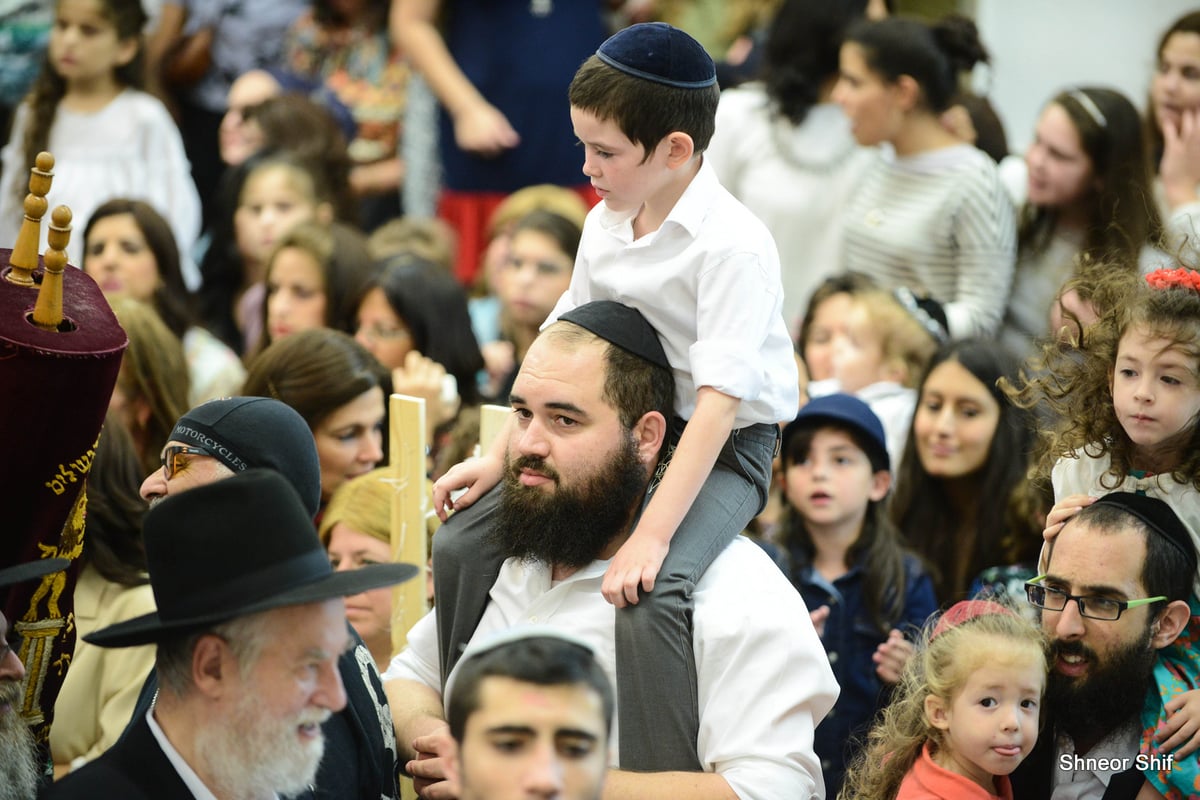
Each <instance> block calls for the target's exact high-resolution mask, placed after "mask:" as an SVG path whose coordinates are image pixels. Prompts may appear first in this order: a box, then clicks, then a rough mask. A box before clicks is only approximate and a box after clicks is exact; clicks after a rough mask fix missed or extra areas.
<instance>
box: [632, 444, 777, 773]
mask: <svg viewBox="0 0 1200 800" xmlns="http://www.w3.org/2000/svg"><path fill="white" fill-rule="evenodd" d="M674 433H676V434H677V433H678V431H675V432H674ZM778 436H779V429H778V428H777V427H775V426H773V425H754V426H751V427H749V428H744V429H741V430H738V431H734V433H733V434H732V435H731V436H730V438H729V441H727V442H726V444H725V447H724V449H722V451H721V455H720V456H719V457H718V459H717V463H716V465H715V466H714V468H713V471H712V473H711V474H710V475H709V477H708V479H707V480H706V481H705V483H704V486H703V488H701V490H700V494H699V495H698V496H697V497H696V501H695V502H694V503H693V504H692V507H691V508H690V509H688V512H687V515H686V516H685V517H684V518H683V522H681V523H680V525H679V530H678V531H677V532H676V534H675V536H674V537H673V538H672V539H671V547H670V550H669V551H668V553H667V557H666V560H665V561H664V562H663V566H662V569H661V570H659V573H658V577H657V578H656V580H655V584H654V591H653V592H651V593H650V594H649V595H643V596H642V598H641V600H640V602H638V604H637V605H634V606H627V607H626V608H623V609H618V610H617V613H616V645H617V687H618V688H617V700H618V718H619V719H620V725H619V726H618V727H619V730H620V763H621V768H622V769H633V770H642V771H662V770H685V771H698V770H700V769H701V765H700V763H699V759H698V757H697V754H696V738H697V734H698V731H699V724H700V720H699V710H698V699H697V679H696V656H695V652H694V650H693V647H692V611H693V603H692V592H693V590H694V589H695V586H696V581H698V580H699V579H700V576H701V575H703V574H704V571H705V570H706V569H708V566H709V565H710V564H711V563H712V562H713V559H715V558H716V557H717V556H718V555H720V553H721V551H722V550H724V549H725V548H726V547H727V546H728V545H729V543H730V542H731V541H733V539H734V538H735V537H736V536H737V535H738V534H739V533H741V532H742V531H743V530H744V529H745V527H746V526H747V525H748V524H749V523H750V521H751V520H752V519H753V518H754V515H755V514H757V513H758V512H759V511H760V510H761V509H762V507H763V506H764V505H765V504H766V499H767V494H768V491H769V487H770V481H771V461H772V459H773V457H774V454H775V446H776V442H777V440H778ZM673 441H678V436H677V435H676V436H673Z"/></svg>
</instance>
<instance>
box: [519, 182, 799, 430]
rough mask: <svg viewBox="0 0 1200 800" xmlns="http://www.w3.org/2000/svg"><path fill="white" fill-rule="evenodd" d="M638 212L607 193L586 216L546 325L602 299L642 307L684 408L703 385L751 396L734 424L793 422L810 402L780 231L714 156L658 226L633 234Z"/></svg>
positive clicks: (685, 410) (683, 412)
mask: <svg viewBox="0 0 1200 800" xmlns="http://www.w3.org/2000/svg"><path fill="white" fill-rule="evenodd" d="M636 213H637V212H636V211H631V212H628V213H616V212H613V211H610V210H609V209H608V207H607V205H606V204H605V203H604V202H603V201H601V202H600V203H599V204H598V205H597V206H596V207H595V208H593V209H592V210H591V212H590V213H589V214H588V217H587V220H586V222H585V223H584V226H583V237H582V239H581V240H580V244H579V254H578V256H577V257H576V260H575V270H574V272H573V273H572V275H571V285H570V286H569V287H568V288H567V291H566V292H565V293H564V294H563V296H562V297H561V298H559V301H558V303H557V305H555V307H554V310H553V311H551V312H550V316H549V317H547V318H546V322H545V323H544V324H543V327H545V326H546V325H549V324H550V323H551V322H553V321H555V320H556V319H558V317H559V316H560V315H561V314H563V313H565V312H567V311H569V310H570V309H572V308H575V307H577V306H580V305H583V304H584V303H588V302H591V301H593V300H615V301H617V302H619V303H624V304H625V305H628V306H631V307H633V308H636V309H637V310H638V311H640V312H641V313H642V314H643V315H644V316H645V317H646V319H647V320H648V321H649V322H650V324H651V325H652V326H653V327H654V329H655V330H656V331H658V334H659V338H660V339H661V340H662V344H663V349H664V350H665V351H666V354H667V359H668V360H669V361H670V363H671V367H672V370H673V371H674V374H675V413H676V414H678V415H679V416H680V417H682V418H683V419H690V418H691V415H692V412H693V411H694V410H695V405H696V392H697V389H698V387H700V386H711V387H712V388H714V389H716V390H718V391H720V392H723V393H724V394H727V395H730V396H732V397H736V398H738V399H739V400H741V403H740V405H739V409H738V415H737V418H736V420H735V422H734V427H735V428H742V427H745V426H747V425H753V424H755V423H767V424H773V423H777V422H786V421H790V420H791V419H793V418H794V417H795V416H796V412H797V410H798V408H799V404H800V390H799V376H798V374H797V370H796V361H795V356H794V352H795V350H794V347H793V345H792V340H791V337H790V336H789V334H788V330H787V325H786V323H785V322H784V319H783V312H782V309H783V287H782V283H781V281H780V274H779V254H778V252H777V251H776V249H775V241H774V239H772V238H771V234H770V232H769V231H768V230H767V228H766V226H765V225H763V224H762V222H760V221H759V220H758V218H757V217H755V216H754V215H753V214H752V213H750V211H749V210H747V209H746V207H745V206H743V205H742V204H741V203H740V202H738V201H737V199H736V198H734V197H733V195H731V194H730V193H729V192H727V191H726V190H725V189H724V188H723V187H722V186H721V184H720V182H719V181H718V180H717V177H716V173H715V172H714V171H713V169H712V167H710V166H709V165H708V164H707V163H701V165H700V170H699V172H697V174H696V176H695V177H694V178H693V179H692V181H691V182H690V183H689V184H688V187H687V189H685V190H684V192H683V194H682V195H681V196H680V198H679V201H678V202H676V203H675V206H674V207H673V208H672V209H671V212H670V213H669V214H668V215H667V219H666V220H665V221H664V222H663V224H662V225H661V226H660V227H659V229H658V230H656V231H653V232H652V233H649V234H647V235H645V236H643V237H641V238H640V239H636V240H635V239H634V234H633V219H634V217H635V216H636Z"/></svg>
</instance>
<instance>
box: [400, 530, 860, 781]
mask: <svg viewBox="0 0 1200 800" xmlns="http://www.w3.org/2000/svg"><path fill="white" fill-rule="evenodd" d="M608 563H609V562H608V561H595V562H593V563H591V564H589V565H588V566H586V567H584V568H583V569H581V570H579V571H578V572H576V573H575V574H573V575H571V576H570V577H568V578H566V579H565V580H562V581H558V582H552V581H551V579H550V571H549V568H548V567H547V566H546V565H544V564H539V563H530V562H523V561H521V560H519V559H511V558H510V559H508V560H507V561H506V562H505V563H504V566H503V567H502V568H501V570H500V575H499V577H498V578H497V580H496V583H495V585H494V586H493V587H492V590H491V592H490V593H489V603H488V606H487V609H486V610H485V612H484V615H483V618H482V620H481V621H480V623H479V626H478V627H477V628H476V630H475V634H474V637H473V638H472V641H474V640H475V639H478V638H479V637H482V636H486V635H488V634H490V633H493V632H495V631H498V630H504V629H508V628H512V627H517V626H519V625H529V624H536V625H549V626H552V627H561V628H563V629H564V630H568V631H570V632H571V633H573V634H575V635H576V636H579V637H581V638H583V639H585V640H586V641H588V642H589V643H590V644H591V645H592V646H593V648H594V649H595V650H596V656H597V659H598V661H599V662H600V664H601V665H602V667H603V668H604V670H605V672H606V673H607V674H608V676H609V678H610V680H612V681H613V685H614V686H616V648H615V644H614V640H613V628H614V614H616V613H619V612H618V611H617V610H616V609H615V608H614V607H613V606H612V605H610V604H609V603H608V602H607V601H605V600H604V597H603V595H601V593H600V584H601V580H602V579H603V576H604V572H605V570H606V569H607V568H608ZM694 602H695V614H694V617H693V620H694V624H693V640H692V641H693V648H694V651H695V656H696V672H697V677H698V686H699V697H698V698H697V700H698V708H699V711H700V715H699V716H700V729H699V736H698V739H697V755H698V756H699V761H700V763H701V764H702V765H703V767H704V769H705V770H707V771H711V772H717V773H719V774H721V776H722V777H724V778H725V780H726V781H727V782H728V783H729V785H730V786H731V787H732V788H733V790H734V791H735V792H736V793H737V794H738V796H739V797H742V798H763V800H767V799H768V798H780V800H783V798H786V799H787V800H796V798H805V797H823V796H824V788H823V782H822V779H821V768H820V764H819V762H818V760H817V758H816V756H815V754H814V753H813V731H814V729H815V728H816V725H817V723H818V722H820V720H821V719H822V718H824V716H825V714H826V713H828V711H829V709H830V708H832V707H833V703H834V701H835V700H836V699H837V695H838V692H839V689H838V685H837V682H836V681H835V680H834V677H833V672H832V671H831V670H830V668H829V662H828V660H827V658H826V656H825V649H824V647H823V646H822V645H821V642H820V639H819V638H818V637H817V634H816V631H815V630H814V629H813V627H812V622H811V620H810V619H809V615H808V609H807V608H806V607H805V605H804V601H803V600H802V599H801V598H800V595H799V593H798V592H797V591H796V590H795V588H794V587H793V586H792V585H791V584H790V583H789V582H788V580H787V579H786V578H785V577H784V576H783V574H782V573H781V572H780V570H779V568H778V567H777V566H775V564H773V563H772V562H771V560H770V559H769V558H768V557H767V556H766V554H765V553H763V552H762V550H761V549H760V548H759V547H758V546H757V545H755V544H754V543H753V542H751V541H749V540H747V539H745V538H741V537H739V538H738V539H737V540H735V541H734V542H733V543H732V544H731V545H730V546H729V547H727V548H726V549H725V551H724V552H722V553H721V555H720V556H718V557H717V559H716V560H715V561H714V562H713V564H712V566H711V567H709V569H708V571H707V572H706V573H705V574H704V576H703V577H702V578H701V579H700V581H699V583H698V584H697V585H696V591H695V595H694ZM436 613H437V611H436V609H435V610H434V611H431V612H430V613H429V614H428V615H426V616H425V617H424V618H423V619H421V620H420V621H418V622H417V624H416V625H414V626H413V628H412V630H410V631H409V633H408V647H407V648H406V649H405V650H404V652H402V653H400V654H399V655H398V656H396V657H395V658H394V659H393V660H392V662H391V664H390V665H389V666H388V669H387V671H386V672H385V673H384V675H383V678H384V680H385V681H388V680H393V679H397V678H402V679H407V680H412V681H417V682H419V683H423V684H425V685H427V686H429V687H431V688H433V689H435V690H437V691H439V692H440V691H441V678H440V675H441V673H440V669H439V662H438V653H439V650H438V644H437V623H436ZM617 725H619V719H618V720H615V721H614V726H613V727H614V730H613V736H612V741H613V742H614V743H615V742H617V741H619V738H618V736H617V730H616V728H617ZM610 763H612V764H613V765H614V766H618V763H617V760H616V752H615V744H614V750H613V752H612V753H610Z"/></svg>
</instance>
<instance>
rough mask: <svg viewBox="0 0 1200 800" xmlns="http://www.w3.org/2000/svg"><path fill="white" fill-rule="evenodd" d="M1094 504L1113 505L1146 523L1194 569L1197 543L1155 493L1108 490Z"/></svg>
mask: <svg viewBox="0 0 1200 800" xmlns="http://www.w3.org/2000/svg"><path fill="white" fill-rule="evenodd" d="M1095 504H1096V505H1100V504H1104V505H1107V506H1116V507H1117V508H1120V509H1122V510H1124V511H1126V512H1128V513H1129V514H1132V515H1133V516H1135V517H1137V518H1138V519H1140V520H1141V521H1142V522H1144V523H1146V526H1147V527H1148V528H1150V530H1151V531H1153V532H1154V533H1157V534H1158V535H1160V536H1162V537H1163V538H1164V539H1166V540H1167V541H1168V542H1170V543H1171V544H1172V545H1173V546H1174V547H1175V549H1176V550H1178V551H1179V554H1180V555H1182V556H1183V558H1184V560H1185V561H1186V562H1187V563H1188V564H1190V565H1191V571H1192V572H1195V571H1196V559H1197V554H1196V545H1195V544H1193V543H1192V537H1191V535H1190V534H1189V533H1188V530H1187V527H1186V526H1185V525H1184V524H1183V523H1182V522H1181V521H1180V519H1179V517H1178V516H1176V514H1175V512H1174V511H1173V510H1172V509H1171V507H1170V506H1169V505H1167V504H1166V503H1165V502H1163V501H1162V500H1159V499H1158V498H1157V497H1148V496H1147V495H1144V494H1134V493H1133V492H1110V493H1108V494H1106V495H1104V496H1103V497H1101V498H1100V499H1099V500H1097V501H1096V503H1095Z"/></svg>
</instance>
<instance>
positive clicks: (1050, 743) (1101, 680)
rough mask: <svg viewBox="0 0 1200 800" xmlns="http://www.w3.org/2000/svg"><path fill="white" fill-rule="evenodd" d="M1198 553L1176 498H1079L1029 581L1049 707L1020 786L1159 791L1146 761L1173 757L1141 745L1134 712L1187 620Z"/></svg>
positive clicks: (1061, 798)
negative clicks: (1043, 645) (1043, 646)
mask: <svg viewBox="0 0 1200 800" xmlns="http://www.w3.org/2000/svg"><path fill="white" fill-rule="evenodd" d="M1196 562H1197V555H1196V548H1195V545H1194V544H1193V543H1192V540H1191V537H1190V535H1189V534H1188V532H1187V529H1186V528H1185V527H1184V525H1183V523H1181V522H1180V521H1179V518H1178V517H1177V516H1176V515H1175V512H1174V511H1172V510H1171V507H1170V506H1168V505H1167V504H1166V503H1164V502H1163V501H1161V500H1158V499H1155V498H1152V497H1147V496H1144V495H1138V494H1132V493H1128V492H1113V493H1111V494H1108V495H1105V496H1104V497H1102V498H1100V499H1099V500H1097V501H1096V502H1095V503H1093V504H1092V505H1090V506H1087V507H1085V508H1084V509H1083V510H1082V511H1080V512H1079V513H1078V514H1076V515H1075V516H1074V517H1072V518H1071V519H1070V520H1069V521H1068V522H1067V523H1066V525H1065V526H1064V527H1063V529H1062V531H1061V532H1060V533H1059V534H1058V536H1057V537H1055V538H1054V539H1053V540H1052V541H1051V542H1050V543H1048V544H1047V549H1046V558H1045V574H1043V575H1039V576H1038V577H1036V578H1034V579H1033V580H1031V581H1030V582H1029V583H1027V584H1026V587H1025V588H1026V596H1027V598H1028V600H1029V602H1030V603H1031V604H1032V605H1033V606H1035V607H1036V608H1038V609H1039V613H1040V616H1041V621H1042V630H1043V631H1045V633H1046V636H1047V637H1048V638H1049V640H1050V645H1051V656H1052V657H1051V664H1050V676H1049V680H1048V682H1047V684H1046V713H1045V715H1044V726H1043V728H1042V732H1041V735H1040V736H1039V738H1038V744H1037V747H1036V748H1035V749H1034V751H1033V753H1032V754H1031V755H1030V757H1029V758H1028V759H1026V761H1025V762H1024V763H1022V764H1021V766H1020V767H1019V768H1018V769H1017V771H1016V772H1014V773H1013V775H1012V784H1013V795H1014V796H1015V797H1021V798H1050V799H1051V800H1093V799H1094V800H1100V799H1101V798H1103V800H1120V799H1122V798H1131V799H1132V798H1135V797H1142V796H1143V795H1139V792H1140V791H1142V790H1143V789H1145V790H1146V791H1147V792H1148V794H1146V795H1144V796H1146V797H1154V796H1161V795H1158V794H1157V792H1155V790H1154V788H1153V787H1152V786H1151V785H1149V784H1148V783H1147V781H1146V780H1145V778H1144V777H1143V770H1144V769H1147V768H1151V769H1158V768H1161V769H1168V770H1169V769H1170V768H1171V766H1172V765H1171V756H1170V754H1167V753H1154V752H1150V751H1149V750H1148V748H1144V747H1143V746H1142V737H1143V727H1144V726H1143V722H1142V718H1141V713H1142V710H1143V706H1144V705H1145V704H1146V702H1147V695H1148V694H1150V693H1153V695H1156V694H1157V684H1156V681H1155V676H1154V669H1155V663H1156V659H1157V657H1158V654H1159V651H1160V650H1162V649H1163V648H1165V647H1167V646H1168V645H1170V644H1172V643H1173V642H1174V641H1175V640H1176V638H1177V637H1178V636H1179V635H1180V633H1181V632H1182V631H1183V629H1184V626H1185V625H1186V624H1187V622H1188V619H1189V610H1188V602H1187V601H1188V598H1189V597H1190V596H1191V594H1192V581H1193V579H1194V577H1195V575H1196ZM1193 757H1194V756H1193ZM1156 759H1157V761H1156ZM1149 792H1154V794H1149Z"/></svg>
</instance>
